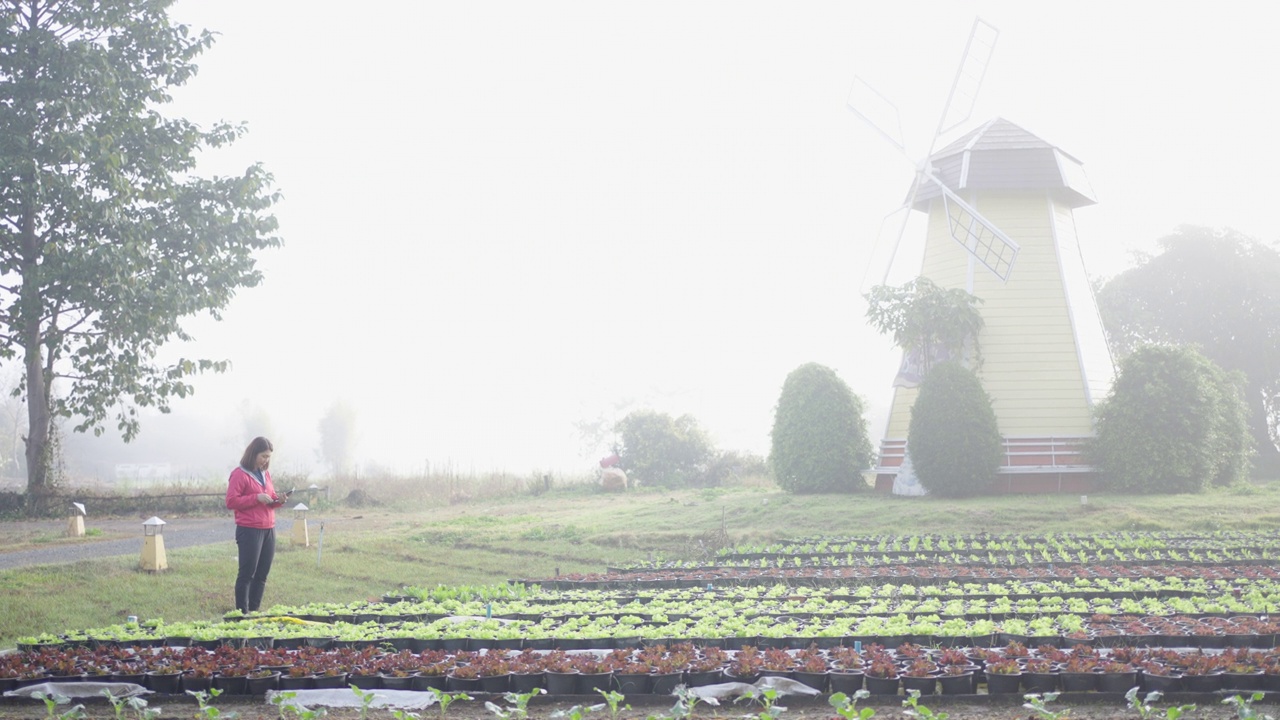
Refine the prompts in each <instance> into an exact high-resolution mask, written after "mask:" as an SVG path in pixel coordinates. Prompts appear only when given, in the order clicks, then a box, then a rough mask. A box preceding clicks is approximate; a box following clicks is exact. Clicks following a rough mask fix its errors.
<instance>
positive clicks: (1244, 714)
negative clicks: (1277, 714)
mask: <svg viewBox="0 0 1280 720" xmlns="http://www.w3.org/2000/svg"><path fill="white" fill-rule="evenodd" d="M1265 696H1266V693H1260V692H1256V693H1254V694H1253V695H1252V696H1250V697H1249V698H1248V699H1247V700H1246V699H1245V698H1242V697H1240V696H1239V695H1232V696H1231V697H1229V698H1227V699H1226V700H1223V701H1222V704H1223V705H1234V706H1235V707H1236V717H1237V718H1240V720H1275V719H1274V718H1272V717H1271V716H1270V715H1264V714H1262V713H1260V712H1258V711H1257V710H1254V709H1253V704H1254V703H1255V702H1257V701H1259V700H1261V699H1262V698H1263V697H1265Z"/></svg>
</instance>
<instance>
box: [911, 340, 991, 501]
mask: <svg viewBox="0 0 1280 720" xmlns="http://www.w3.org/2000/svg"><path fill="white" fill-rule="evenodd" d="M907 453H908V454H909V455H910V456H911V464H912V466H913V467H914V468H915V471H916V475H917V476H918V477H919V478H920V484H921V485H923V486H924V487H925V488H927V489H928V490H929V492H931V493H935V494H937V495H942V496H945V497H964V496H967V495H975V494H978V493H981V492H986V491H988V490H990V489H991V485H992V483H993V481H994V480H995V478H996V471H998V470H999V469H1000V461H1001V458H1002V457H1003V453H1004V449H1003V442H1002V441H1001V439H1000V428H999V425H997V423H996V413H995V410H993V409H992V408H991V398H990V397H989V396H988V395H987V391H986V390H984V389H983V388H982V383H981V382H979V380H978V376H977V375H974V373H973V371H972V370H968V369H965V368H963V367H961V366H960V365H957V364H956V363H941V364H939V365H936V366H934V367H933V369H931V370H930V371H929V374H928V375H925V378H924V381H923V382H921V383H920V394H919V395H917V396H916V401H915V404H914V405H912V406H911V424H910V425H909V426H908V430H907Z"/></svg>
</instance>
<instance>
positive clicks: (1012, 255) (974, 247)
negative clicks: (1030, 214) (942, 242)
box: [924, 169, 1021, 282]
mask: <svg viewBox="0 0 1280 720" xmlns="http://www.w3.org/2000/svg"><path fill="white" fill-rule="evenodd" d="M924 176H925V177H926V178H928V180H929V181H930V182H932V183H933V184H934V185H937V186H938V189H939V190H941V191H942V204H943V208H944V209H945V210H946V214H947V227H948V229H949V230H950V232H951V238H952V239H953V240H955V241H956V242H958V243H960V244H961V245H963V246H964V249H965V250H968V251H969V254H970V255H972V256H973V257H974V259H975V260H977V261H978V262H980V263H982V264H983V265H984V266H986V268H987V269H988V270H990V271H991V272H992V273H993V274H994V275H995V276H996V277H998V278H1000V281H1001V282H1008V281H1009V275H1010V274H1011V273H1012V272H1013V264H1014V262H1016V261H1017V259H1018V251H1019V250H1020V249H1021V248H1020V247H1019V246H1018V243H1016V242H1014V241H1013V238H1010V237H1009V236H1008V235H1005V234H1004V232H1003V231H1001V230H1000V228H998V227H996V226H995V223H993V222H991V221H990V220H988V219H986V218H985V217H983V216H982V213H980V212H978V210H977V208H975V207H973V206H972V205H970V204H969V203H967V202H965V201H964V200H962V199H961V198H960V196H959V195H956V194H955V193H954V192H952V191H951V188H949V187H947V186H946V185H945V184H943V182H942V181H941V180H939V179H938V177H937V176H936V175H934V174H933V172H932V171H931V170H929V169H926V170H925V172H924Z"/></svg>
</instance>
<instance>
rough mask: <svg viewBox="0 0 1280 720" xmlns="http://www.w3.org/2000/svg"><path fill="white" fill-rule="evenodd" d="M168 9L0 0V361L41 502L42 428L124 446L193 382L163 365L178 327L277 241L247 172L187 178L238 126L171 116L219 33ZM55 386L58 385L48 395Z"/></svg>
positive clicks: (255, 176) (141, 0) (260, 179)
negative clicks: (149, 409)
mask: <svg viewBox="0 0 1280 720" xmlns="http://www.w3.org/2000/svg"><path fill="white" fill-rule="evenodd" d="M170 5H172V0H0V268H3V270H0V355H3V356H5V357H14V356H21V360H22V362H23V367H24V373H23V379H22V390H23V392H25V395H26V398H27V409H28V426H29V427H28V435H27V445H26V448H25V454H26V459H27V488H28V491H29V493H31V494H32V495H33V496H38V495H39V494H41V493H44V492H46V491H47V490H48V489H49V488H48V481H49V474H48V467H49V463H50V458H49V453H48V447H49V432H50V427H51V425H52V423H53V421H54V419H55V418H56V417H59V416H62V417H69V418H75V419H76V422H77V423H78V424H77V425H76V426H75V429H76V430H77V431H81V432H84V431H87V430H92V431H94V432H95V433H101V432H102V431H103V429H104V423H105V422H106V420H107V419H108V416H112V417H113V418H114V420H115V424H116V427H117V428H118V429H119V431H120V432H121V433H122V435H123V436H124V438H125V439H126V440H128V439H132V438H133V437H134V436H135V435H136V434H137V432H138V429H139V422H138V411H137V408H138V407H139V406H155V407H158V408H159V409H160V410H162V411H166V410H168V407H169V402H170V401H171V399H172V398H174V397H183V396H186V395H187V394H189V393H190V392H191V390H192V387H191V385H190V384H189V383H188V382H187V379H188V378H189V377H190V376H191V375H193V374H194V373H198V372H201V371H206V370H214V371H218V370H222V369H224V368H225V367H226V363H225V361H211V360H189V359H180V360H178V361H176V362H174V363H173V364H171V365H166V364H162V363H160V362H159V361H158V360H157V358H156V352H157V350H158V348H159V347H160V346H162V345H163V344H164V343H165V342H167V341H170V340H173V339H180V340H189V339H191V338H190V337H189V336H188V334H187V333H185V332H184V331H183V330H182V327H181V326H180V324H179V321H180V320H181V319H182V318H184V317H187V316H190V315H193V314H196V313H200V312H204V311H208V312H209V313H210V314H211V315H212V316H213V317H214V318H218V319H220V312H219V311H220V310H221V309H222V308H224V307H226V305H227V303H228V302H229V301H230V300H231V298H232V296H233V295H234V294H235V292H236V290H238V289H239V288H242V287H252V286H254V285H257V284H258V282H259V281H260V280H261V274H260V273H259V271H258V270H257V269H256V266H255V261H254V257H253V253H254V251H255V250H259V249H261V248H266V247H273V246H276V245H278V244H279V240H278V238H277V237H276V236H275V235H274V233H275V230H276V222H275V218H274V217H273V216H272V215H271V214H270V213H269V210H270V207H271V206H272V205H273V204H274V202H275V201H276V200H277V197H278V196H277V194H276V193H275V192H274V191H273V190H272V189H271V178H270V176H269V175H268V174H267V173H266V172H265V171H264V170H263V169H262V168H261V167H259V166H257V165H255V166H252V167H250V168H248V169H247V170H246V171H245V172H244V173H243V174H241V175H238V176H232V177H212V178H202V177H199V176H197V175H195V173H194V171H195V165H196V156H197V153H198V152H199V151H200V150H202V149H205V148H216V147H219V146H223V145H226V144H227V143H230V142H232V141H233V140H235V139H236V138H237V137H238V136H240V135H241V133H242V132H243V128H242V127H239V126H234V125H229V124H225V123H219V124H216V125H214V126H213V127H210V128H208V129H204V128H201V127H199V126H197V125H196V124H194V123H192V122H189V121H187V120H183V119H172V118H167V117H165V116H164V115H162V114H161V112H160V109H161V108H162V106H164V105H165V104H166V103H168V102H169V101H170V99H171V98H170V92H171V90H172V89H173V88H175V87H178V86H181V85H183V84H184V83H186V82H187V81H188V80H189V79H191V77H192V76H193V75H194V74H195V72H196V65H195V63H194V60H195V58H196V57H197V56H198V55H199V54H200V53H201V52H203V51H204V50H206V49H207V48H209V47H210V46H211V45H212V42H213V36H212V35H211V34H210V33H209V32H207V31H203V32H199V33H193V32H192V31H191V30H190V29H189V28H188V27H186V26H185V25H180V24H174V23H173V22H171V20H170V18H169V15H168V10H169V6H170ZM55 386H56V387H55Z"/></svg>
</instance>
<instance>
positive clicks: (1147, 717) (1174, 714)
mask: <svg viewBox="0 0 1280 720" xmlns="http://www.w3.org/2000/svg"><path fill="white" fill-rule="evenodd" d="M1161 697H1163V695H1162V694H1161V693H1160V692H1159V691H1158V690H1153V691H1151V692H1149V693H1147V696H1146V697H1145V698H1143V699H1141V700H1139V699H1138V688H1136V687H1134V688H1129V692H1127V693H1125V694H1124V699H1125V701H1126V702H1128V703H1129V709H1130V710H1136V711H1137V712H1138V717H1140V718H1142V720H1151V718H1154V717H1157V715H1156V709H1155V708H1153V707H1151V703H1153V702H1156V701H1158V700H1159V699H1160V698H1161ZM1195 709H1196V706H1195V704H1191V705H1177V706H1175V707H1171V708H1169V709H1168V710H1166V711H1165V714H1164V716H1165V718H1166V720H1178V718H1180V717H1182V716H1183V715H1185V714H1186V713H1189V712H1192V711H1194V710H1195Z"/></svg>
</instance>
